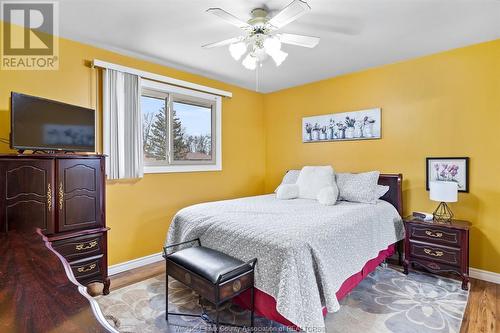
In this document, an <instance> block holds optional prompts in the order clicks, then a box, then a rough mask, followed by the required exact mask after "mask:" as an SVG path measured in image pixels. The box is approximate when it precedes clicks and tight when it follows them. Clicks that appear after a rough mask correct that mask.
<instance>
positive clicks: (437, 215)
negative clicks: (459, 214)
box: [432, 202, 453, 222]
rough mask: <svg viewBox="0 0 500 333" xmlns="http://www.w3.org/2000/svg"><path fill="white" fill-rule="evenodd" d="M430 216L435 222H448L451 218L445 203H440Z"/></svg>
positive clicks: (449, 210)
mask: <svg viewBox="0 0 500 333" xmlns="http://www.w3.org/2000/svg"><path fill="white" fill-rule="evenodd" d="M432 215H433V217H434V220H435V221H437V222H450V221H451V219H452V218H453V212H452V211H451V209H450V207H448V205H447V204H446V202H441V203H440V204H439V206H437V208H436V210H435V211H434V213H433V214H432Z"/></svg>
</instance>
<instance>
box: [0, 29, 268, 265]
mask: <svg viewBox="0 0 500 333" xmlns="http://www.w3.org/2000/svg"><path fill="white" fill-rule="evenodd" d="M0 23H1V22H0ZM59 48H60V54H59V56H60V65H59V70H58V71H2V70H0V138H4V139H6V138H8V135H9V131H10V129H9V126H10V120H9V112H10V111H9V110H10V106H9V97H10V92H11V91H16V92H23V93H26V94H30V95H36V96H43V97H46V98H50V99H55V100H59V101H63V102H67V103H72V104H78V105H82V106H85V107H93V108H95V106H96V83H95V82H96V72H95V70H93V69H91V68H90V67H89V66H88V64H86V62H87V61H89V60H92V59H94V58H97V59H100V60H104V61H109V62H113V63H117V64H121V65H125V66H130V67H134V68H138V69H141V70H146V71H150V72H154V73H158V74H162V75H167V76H171V77H174V78H177V79H181V80H186V81H190V82H194V83H199V84H203V85H207V86H210V87H214V88H219V89H223V90H228V91H231V92H232V93H233V98H232V99H227V98H225V99H223V104H222V105H223V106H222V114H223V115H222V123H223V125H222V127H223V130H222V149H223V156H222V157H223V161H222V167H223V171H222V172H200V173H176V174H154V175H153V174H148V175H145V177H144V178H143V179H141V180H137V181H117V182H108V184H107V186H106V190H107V195H106V204H107V224H108V226H109V227H110V228H111V232H110V233H109V247H110V249H109V263H110V264H116V263H119V262H123V261H126V260H130V259H133V258H137V257H141V256H145V255H148V254H152V253H156V252H160V251H161V246H162V244H163V241H164V239H165V234H166V232H167V229H168V226H169V223H170V220H171V218H172V216H173V214H175V212H176V211H177V210H179V209H180V208H182V207H185V206H187V205H190V204H194V203H199V202H203V201H211V200H219V199H225V198H233V197H240V196H247V195H255V194H260V193H262V191H263V188H264V176H265V161H264V158H265V142H264V139H265V138H264V115H263V96H262V95H261V94H258V93H255V92H252V91H249V90H245V89H241V88H238V87H235V86H231V85H228V84H224V83H221V82H217V81H214V80H209V79H207V78H203V77H201V76H197V75H192V74H189V73H185V72H181V71H177V70H174V69H171V68H167V67H164V66H160V65H155V64H152V63H148V62H144V61H139V60H135V59H133V58H130V57H126V56H122V55H118V54H116V53H112V52H109V51H105V50H102V49H98V48H95V47H91V46H88V45H84V44H80V43H76V42H73V41H68V40H65V39H61V40H60V45H59ZM200 52H202V51H201V50H200ZM8 151H9V150H8V146H7V145H5V144H3V143H0V152H8Z"/></svg>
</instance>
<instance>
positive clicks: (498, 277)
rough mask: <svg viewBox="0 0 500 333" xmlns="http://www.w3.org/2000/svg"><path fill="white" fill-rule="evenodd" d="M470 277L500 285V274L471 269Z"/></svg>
mask: <svg viewBox="0 0 500 333" xmlns="http://www.w3.org/2000/svg"><path fill="white" fill-rule="evenodd" d="M469 276H470V277H471V278H474V279H478V280H483V281H488V282H493V283H498V284H500V273H495V272H489V271H483V270H482V269H478V268H473V267H469Z"/></svg>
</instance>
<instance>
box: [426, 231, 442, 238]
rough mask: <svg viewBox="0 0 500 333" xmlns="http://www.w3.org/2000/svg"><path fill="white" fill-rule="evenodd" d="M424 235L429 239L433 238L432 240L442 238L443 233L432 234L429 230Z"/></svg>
mask: <svg viewBox="0 0 500 333" xmlns="http://www.w3.org/2000/svg"><path fill="white" fill-rule="evenodd" d="M425 234H426V235H427V236H431V237H434V238H441V237H443V233H442V232H436V233H434V232H432V231H430V230H426V231H425Z"/></svg>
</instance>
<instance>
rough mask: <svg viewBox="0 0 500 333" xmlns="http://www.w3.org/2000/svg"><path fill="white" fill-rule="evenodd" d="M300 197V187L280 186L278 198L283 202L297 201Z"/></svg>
mask: <svg viewBox="0 0 500 333" xmlns="http://www.w3.org/2000/svg"><path fill="white" fill-rule="evenodd" d="M298 197H299V185H297V184H283V185H280V186H278V189H277V191H276V198H278V199H281V200H289V199H296V198H298Z"/></svg>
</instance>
